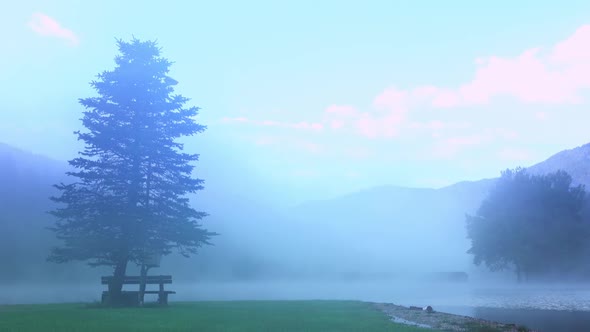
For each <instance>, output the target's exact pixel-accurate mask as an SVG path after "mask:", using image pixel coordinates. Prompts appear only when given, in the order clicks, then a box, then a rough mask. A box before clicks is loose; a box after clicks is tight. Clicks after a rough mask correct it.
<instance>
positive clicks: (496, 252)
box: [467, 168, 589, 280]
mask: <svg viewBox="0 0 590 332" xmlns="http://www.w3.org/2000/svg"><path fill="white" fill-rule="evenodd" d="M584 204H585V191H584V187H583V186H575V187H573V186H572V179H571V177H570V176H569V175H568V174H567V173H566V172H563V171H558V172H556V173H551V174H547V175H542V176H541V175H539V176H538V175H530V174H528V173H527V172H526V171H525V170H524V169H522V168H517V169H515V170H506V171H505V172H503V173H502V176H501V178H500V179H499V180H498V181H497V183H496V186H495V187H494V188H493V189H492V190H491V191H490V193H489V196H488V197H487V198H486V199H485V200H484V201H483V203H482V204H481V206H480V208H479V210H478V211H477V213H476V215H474V216H470V215H468V216H467V231H468V237H469V238H470V239H471V242H472V246H471V249H470V250H469V251H468V253H471V254H473V258H474V263H475V264H477V265H480V264H481V263H485V264H486V265H487V267H489V268H490V269H491V270H502V269H505V268H514V269H515V271H516V274H517V276H518V279H519V280H530V279H531V278H544V277H562V276H566V275H571V274H572V273H576V272H578V271H579V266H580V264H583V262H584V260H585V250H586V247H587V245H586V243H587V242H588V239H589V231H588V230H589V228H588V224H587V222H586V220H584V218H583V217H582V213H581V212H582V209H583V207H584Z"/></svg>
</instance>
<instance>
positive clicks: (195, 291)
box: [0, 279, 590, 332]
mask: <svg viewBox="0 0 590 332" xmlns="http://www.w3.org/2000/svg"><path fill="white" fill-rule="evenodd" d="M127 288H129V289H131V287H127ZM167 289H171V290H175V291H176V292H177V294H174V295H172V296H171V301H172V302H183V301H240V300H265V301H268V300H271V301H272V300H358V301H368V302H386V303H395V304H398V305H404V306H426V305H431V306H432V307H433V308H434V309H435V310H436V311H442V312H447V313H454V314H458V315H466V316H472V317H477V318H482V319H488V320H493V321H499V322H505V323H515V324H524V325H526V326H528V327H530V328H536V329H539V330H540V331H545V332H553V331H555V332H559V331H583V330H584V328H587V327H588V326H590V325H589V324H590V284H576V285H571V284H560V285H558V284H534V285H526V286H523V285H518V284H514V283H499V282H496V283H490V282H479V283H476V282H469V283H464V284H456V283H443V282H441V283H426V282H416V281H412V280H403V279H392V280H388V281H384V280H382V281H375V280H371V281H334V282H331V281H270V280H267V281H233V282H212V281H201V282H196V283H183V282H175V283H173V284H172V285H169V286H167ZM103 290H104V287H100V285H98V282H96V283H90V284H89V283H86V284H77V285H71V284H47V285H43V284H14V285H10V286H2V287H0V303H3V304H30V303H55V302H64V303H71V302H76V303H92V302H95V301H99V298H100V294H101V292H102V291H103ZM146 300H147V301H155V300H156V299H155V295H147V296H146ZM564 328H566V330H564Z"/></svg>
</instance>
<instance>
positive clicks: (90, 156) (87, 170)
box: [49, 38, 215, 296]
mask: <svg viewBox="0 0 590 332" xmlns="http://www.w3.org/2000/svg"><path fill="white" fill-rule="evenodd" d="M117 45H118V48H119V52H120V54H119V55H117V56H116V58H115V63H116V66H115V69H114V70H112V71H104V72H103V73H101V74H99V75H98V76H97V78H98V79H97V80H95V81H92V82H91V86H92V87H93V88H94V89H95V90H96V91H97V93H98V97H93V98H85V99H80V103H81V104H82V105H83V106H84V107H85V109H86V111H85V112H84V113H83V114H84V115H83V118H82V119H81V120H82V123H83V125H84V127H86V129H87V131H85V132H80V131H77V132H75V134H76V135H77V136H78V140H82V141H83V142H84V143H85V148H84V150H83V151H81V152H79V154H80V157H78V158H75V159H73V160H71V161H70V162H69V163H70V165H71V166H72V167H73V168H74V169H75V171H72V172H69V173H67V174H68V175H69V176H71V177H74V178H76V179H77V181H76V182H73V183H71V184H63V183H61V184H59V185H56V188H58V189H59V190H60V191H61V195H60V196H59V197H52V198H51V199H52V200H54V201H55V202H58V203H62V204H63V205H62V207H60V208H57V209H55V210H54V211H51V212H50V213H51V214H53V215H54V216H55V217H56V218H57V221H56V224H55V226H54V227H53V228H52V229H53V230H54V231H55V233H56V235H57V237H58V238H59V239H61V240H63V246H61V247H57V248H54V249H53V251H52V253H51V255H50V257H49V259H50V260H51V261H54V262H58V263H62V262H68V261H72V260H82V261H88V263H89V264H90V265H91V266H111V267H113V268H114V273H113V276H114V280H115V281H114V283H113V284H112V285H111V289H110V290H111V292H112V294H113V295H114V296H116V295H118V294H120V292H121V288H122V278H123V277H124V275H125V272H126V269H127V265H128V263H129V262H133V263H136V264H142V262H143V261H144V260H145V259H146V256H147V255H153V254H156V255H167V254H170V253H172V252H173V251H174V250H176V251H178V252H180V253H181V254H182V255H184V256H189V255H190V254H194V253H196V252H197V249H198V248H199V247H201V246H202V245H205V244H209V239H210V237H211V236H213V235H215V234H213V233H210V232H208V231H206V230H205V229H203V228H202V226H201V225H200V224H199V220H200V219H202V218H203V217H205V216H206V215H207V214H206V213H204V212H199V211H196V210H195V209H193V208H192V207H191V206H190V204H189V200H188V198H187V197H186V195H187V194H190V193H195V192H197V191H198V190H201V189H203V180H200V179H195V178H193V177H192V171H193V168H194V166H193V165H191V162H194V161H197V160H198V155H197V154H189V153H184V152H182V151H183V144H181V143H179V142H178V141H177V139H178V138H181V137H183V136H192V135H194V134H197V133H200V132H202V131H204V130H205V129H206V127H205V126H202V125H200V124H197V123H196V122H195V120H194V117H195V116H196V115H197V113H198V110H199V109H198V108H197V107H185V104H186V103H187V102H188V101H189V99H188V98H185V97H183V96H181V95H178V94H174V86H175V85H176V84H177V83H178V82H176V81H175V80H174V79H172V78H170V77H169V76H168V73H169V68H170V66H171V62H170V61H168V60H167V59H165V58H163V57H161V56H160V52H161V50H160V48H159V47H158V46H157V44H156V42H153V41H145V42H143V41H139V40H137V39H135V38H134V39H132V40H131V42H124V41H122V40H117ZM64 205H65V206H64Z"/></svg>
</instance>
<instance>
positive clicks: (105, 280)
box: [100, 276, 172, 285]
mask: <svg viewBox="0 0 590 332" xmlns="http://www.w3.org/2000/svg"><path fill="white" fill-rule="evenodd" d="M100 279H101V283H102V284H103V285H108V284H110V283H111V282H112V281H113V279H114V278H113V276H108V277H101V278H100ZM140 283H141V276H125V278H124V279H123V284H127V285H139V284H140ZM145 283H146V284H151V285H155V284H171V283H172V276H146V277H145Z"/></svg>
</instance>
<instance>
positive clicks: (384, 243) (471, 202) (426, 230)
mask: <svg viewBox="0 0 590 332" xmlns="http://www.w3.org/2000/svg"><path fill="white" fill-rule="evenodd" d="M527 169H528V170H529V171H530V172H531V173H533V174H546V173H551V172H555V171H557V170H565V171H566V172H568V173H569V174H570V175H571V176H572V178H573V182H574V184H584V185H586V186H588V184H590V144H586V145H583V146H580V147H577V148H574V149H571V150H565V151H562V152H559V153H557V154H555V155H553V156H552V157H550V158H548V159H547V160H545V161H543V162H540V163H538V164H535V165H533V166H531V167H528V168H527ZM495 181H496V179H484V180H480V181H472V182H460V183H456V184H453V185H451V186H448V187H444V188H440V189H430V188H403V187H396V186H382V187H377V188H371V189H368V190H364V191H360V192H356V193H352V194H348V195H344V196H341V197H337V198H334V199H330V200H324V201H311V202H307V203H304V204H301V205H299V206H297V207H295V208H293V209H292V210H291V214H292V215H293V216H294V218H296V219H297V220H299V223H300V224H301V225H305V227H308V228H310V229H314V230H315V231H316V232H318V233H323V234H325V235H326V237H325V241H333V242H332V246H331V247H332V248H333V249H334V251H333V252H332V253H331V255H332V256H338V253H340V254H341V257H342V259H346V260H348V261H351V262H363V263H364V264H365V268H366V270H367V271H372V272H373V273H377V274H392V273H395V272H396V271H406V272H407V271H414V272H417V273H424V272H437V271H472V272H473V271H475V270H476V269H475V268H474V267H473V265H472V264H471V257H470V256H469V255H467V254H466V251H467V250H468V249H469V247H470V243H469V241H468V239H467V238H466V237H467V233H466V229H465V214H472V213H475V212H476V210H477V208H478V207H479V205H480V204H481V202H482V201H483V199H484V198H485V197H486V195H487V193H488V192H489V190H490V188H491V187H492V186H493V185H494V183H495ZM588 188H590V187H588ZM323 250H324V254H326V253H325V251H326V250H330V248H328V247H327V248H325V249H323ZM327 255H328V256H329V255H330V254H327Z"/></svg>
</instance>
